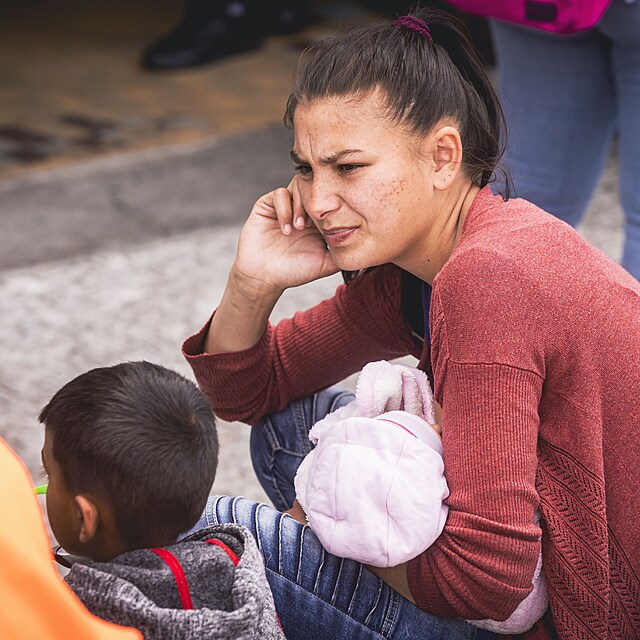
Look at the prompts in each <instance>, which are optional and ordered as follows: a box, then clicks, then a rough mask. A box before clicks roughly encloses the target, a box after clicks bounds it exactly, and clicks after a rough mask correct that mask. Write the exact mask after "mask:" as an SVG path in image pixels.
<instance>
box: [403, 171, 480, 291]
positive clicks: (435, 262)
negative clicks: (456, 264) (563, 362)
mask: <svg viewBox="0 0 640 640" xmlns="http://www.w3.org/2000/svg"><path fill="white" fill-rule="evenodd" d="M479 191H480V187H477V186H475V185H474V184H471V183H470V182H468V181H465V183H464V184H461V185H460V186H459V188H451V189H448V190H447V191H446V192H443V193H442V201H441V205H440V206H439V207H438V209H439V210H440V211H441V215H439V216H438V217H437V219H436V221H435V223H434V224H433V225H432V228H431V229H430V230H429V233H428V234H426V236H425V239H424V242H421V243H420V244H419V251H418V252H416V254H415V256H414V257H413V259H411V260H409V261H407V263H406V264H398V266H399V267H401V268H402V269H404V270H405V271H409V272H410V273H412V274H413V275H414V276H416V277H417V278H420V279H421V280H423V281H424V282H427V283H429V284H433V280H434V278H435V277H436V275H437V274H438V273H439V272H440V270H441V269H442V267H444V265H445V264H446V263H447V261H448V260H449V258H450V257H451V254H452V253H453V250H454V249H455V246H456V245H457V243H458V241H459V240H460V237H461V235H462V231H463V229H464V223H465V221H466V219H467V213H468V211H469V209H470V208H471V204H472V203H473V201H474V199H475V197H476V196H477V195H478V193H479Z"/></svg>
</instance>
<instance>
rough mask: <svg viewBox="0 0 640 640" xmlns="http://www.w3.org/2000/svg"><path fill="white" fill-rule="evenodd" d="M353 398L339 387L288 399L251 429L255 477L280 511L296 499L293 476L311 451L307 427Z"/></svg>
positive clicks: (309, 427) (287, 507) (251, 448)
mask: <svg viewBox="0 0 640 640" xmlns="http://www.w3.org/2000/svg"><path fill="white" fill-rule="evenodd" d="M353 399H354V395H353V394H352V393H350V392H349V391H345V390H344V389H341V388H340V387H330V388H329V389H325V390H324V391H320V392H319V393H316V394H314V395H312V396H308V397H306V398H302V399H300V400H294V401H293V402H290V403H289V404H288V405H287V406H286V407H285V408H284V409H283V410H282V411H278V412H275V413H271V414H269V415H267V416H265V417H264V418H263V419H262V420H261V421H260V422H259V423H258V424H257V425H256V426H255V427H253V429H252V430H251V439H250V450H251V461H252V463H253V468H254V470H255V473H256V476H257V477H258V480H259V481H260V484H261V485H262V488H263V489H264V490H265V493H266V494H267V495H268V496H269V499H270V500H271V502H272V503H273V506H274V507H275V508H276V509H278V510H280V511H283V510H285V509H289V508H290V507H291V505H292V504H293V500H294V499H295V490H294V487H293V478H294V477H295V474H296V471H297V470H298V467H299V466H300V463H301V462H302V460H303V459H304V457H305V456H306V455H307V454H308V453H309V452H310V451H311V449H312V444H311V441H310V440H309V430H310V429H311V427H312V426H313V425H314V424H315V423H316V422H317V421H318V420H321V419H322V418H324V417H325V416H326V415H327V414H328V413H331V412H332V411H334V410H335V409H337V408H338V407H341V406H343V405H345V404H347V403H349V402H351V400H353Z"/></svg>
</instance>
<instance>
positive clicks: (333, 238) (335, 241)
mask: <svg viewBox="0 0 640 640" xmlns="http://www.w3.org/2000/svg"><path fill="white" fill-rule="evenodd" d="M356 228H357V227H335V228H333V229H323V230H322V235H323V236H324V239H325V242H326V243H327V245H328V246H330V247H338V246H340V245H341V244H344V243H345V242H347V240H348V239H349V238H350V237H351V235H352V234H353V232H354V231H355V230H356Z"/></svg>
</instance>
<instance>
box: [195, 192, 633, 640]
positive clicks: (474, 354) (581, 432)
mask: <svg viewBox="0 0 640 640" xmlns="http://www.w3.org/2000/svg"><path fill="white" fill-rule="evenodd" d="M400 280H401V273H400V270H399V269H398V268H396V267H394V266H392V265H385V266H383V267H380V268H378V269H374V270H372V271H369V272H367V273H365V274H363V275H361V276H359V277H358V278H356V280H355V281H354V282H352V283H351V284H349V285H346V286H345V285H343V286H341V287H339V288H338V290H337V292H336V294H335V296H334V297H333V298H331V299H329V300H325V301H323V302H321V303H320V304H318V305H316V306H315V307H313V308H312V309H309V310H307V311H304V312H301V313H298V314H296V315H295V316H294V317H293V318H292V319H288V320H284V321H282V322H280V323H279V324H278V325H277V326H275V327H272V326H269V327H268V329H267V330H266V331H265V333H264V335H263V336H262V338H261V339H260V341H259V342H258V343H257V344H256V345H255V346H254V347H252V348H250V349H248V350H246V351H242V352H238V353H226V354H218V355H209V354H202V345H203V340H204V336H205V334H206V331H207V330H208V324H207V325H205V327H204V328H203V329H202V330H201V331H200V332H199V333H198V334H196V335H195V336H192V337H191V338H189V339H188V340H187V341H186V342H185V344H184V346H183V350H184V353H185V355H186V356H187V359H188V360H189V362H190V364H191V366H192V368H193V370H194V372H195V375H196V378H197V379H198V382H199V384H200V385H201V387H202V388H203V390H204V391H205V392H206V393H207V395H208V397H209V399H210V401H211V403H212V405H213V407H214V410H215V411H216V413H217V414H218V415H219V416H221V417H223V418H226V419H238V420H244V421H246V422H249V423H255V422H257V421H258V420H259V419H260V417H261V416H263V415H264V414H266V413H268V412H270V411H274V410H279V409H282V408H283V407H284V405H285V404H286V402H288V401H289V400H291V399H294V398H297V397H302V396H305V395H308V394H311V393H313V392H315V391H317V390H319V389H322V388H324V387H326V386H328V385H330V384H333V383H335V382H337V381H339V380H341V379H343V378H344V377H346V376H347V375H349V374H351V373H353V372H355V371H357V370H359V369H361V368H362V367H363V366H364V365H365V364H366V363H367V362H370V361H372V360H379V359H391V358H394V357H397V356H402V355H406V354H412V355H414V356H416V357H418V358H419V359H420V362H419V365H418V366H419V367H420V368H422V369H423V370H426V371H428V372H429V373H430V375H431V376H432V379H433V382H434V391H435V396H436V399H437V400H438V402H439V403H440V404H441V406H442V409H443V424H442V436H443V446H444V458H445V470H446V475H447V481H448V483H449V488H450V490H451V495H450V497H449V499H448V504H449V517H448V520H447V523H446V526H445V528H444V531H443V533H442V534H441V535H440V537H439V538H438V539H437V540H436V541H435V543H434V544H433V545H432V546H431V547H430V548H429V549H427V550H426V551H425V552H424V553H423V554H421V555H420V556H418V557H417V558H415V559H414V560H413V561H411V562H410V564H409V583H410V587H411V592H412V594H413V595H414V597H415V599H416V601H417V603H418V606H420V607H421V608H422V609H424V610H425V611H428V612H430V613H433V614H435V615H438V616H443V617H460V618H467V619H484V618H491V619H494V620H501V619H506V618H507V617H508V616H509V615H510V614H511V613H512V612H513V610H514V609H515V608H516V606H517V605H518V603H519V602H520V601H521V600H523V599H524V598H525V597H526V595H527V594H528V592H529V591H530V590H531V578H532V576H533V573H534V570H535V566H536V560H537V557H538V553H539V550H540V545H541V544H542V553H543V570H544V573H545V577H546V580H547V585H548V588H549V602H550V613H548V615H547V616H545V618H543V620H542V621H540V622H539V623H538V624H537V625H536V626H534V628H533V629H532V630H531V631H529V632H527V633H526V634H524V637H525V638H527V639H528V640H529V639H531V640H533V639H534V638H551V637H554V636H553V634H554V630H555V633H557V635H558V637H560V638H561V639H563V640H577V639H585V640H586V639H593V640H605V639H611V640H614V639H615V640H627V639H630V638H639V637H640V580H639V572H640V543H639V540H640V508H639V507H640V501H639V500H638V496H639V494H640V284H639V283H638V282H637V281H636V280H635V279H633V278H632V277H631V276H630V275H629V274H627V273H626V271H624V270H623V269H622V268H621V267H619V266H618V265H616V264H615V263H614V262H613V261H611V260H610V259H608V258H607V257H606V256H604V255H603V254H602V253H600V252H599V251H597V250H596V249H594V248H593V247H592V246H590V245H589V244H588V243H587V242H586V241H584V240H583V239H582V238H581V237H580V236H579V235H578V234H577V233H576V232H575V231H574V230H573V229H571V228H570V227H569V226H568V225H566V224H564V223H563V222H561V221H559V220H557V219H555V218H553V217H552V216H550V215H548V214H546V213H545V212H543V211H541V210H540V209H538V208H537V207H535V206H534V205H532V204H530V203H528V202H526V201H524V200H520V199H514V200H510V201H508V202H503V201H502V199H501V198H500V197H496V196H493V195H492V194H491V193H490V191H489V189H488V188H485V189H483V190H482V191H481V192H480V193H479V194H478V196H477V197H476V199H475V201H474V203H473V205H472V206H471V208H470V210H469V212H468V215H467V219H466V222H465V226H464V229H463V233H462V234H461V237H460V239H459V241H458V243H457V245H456V247H455V249H454V251H453V254H452V255H451V257H450V259H449V260H448V261H447V263H446V264H445V265H444V267H443V268H442V270H441V271H440V272H439V273H438V275H437V276H436V278H435V280H434V282H433V293H432V299H431V310H430V331H431V333H430V337H431V345H432V348H431V351H430V352H429V349H428V347H425V348H424V349H423V351H422V353H420V350H419V349H418V348H417V347H416V345H415V343H414V341H413V339H412V337H411V330H410V328H409V326H408V325H407V324H406V322H405V320H404V319H403V317H402V312H401V300H400V297H401V296H400ZM536 509H540V511H541V513H542V522H541V525H540V526H538V525H536V524H534V513H535V511H536Z"/></svg>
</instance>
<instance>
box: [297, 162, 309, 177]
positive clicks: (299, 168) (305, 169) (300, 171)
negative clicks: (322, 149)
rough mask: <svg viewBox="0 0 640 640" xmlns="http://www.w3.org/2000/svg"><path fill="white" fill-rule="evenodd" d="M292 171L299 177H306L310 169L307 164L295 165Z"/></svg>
mask: <svg viewBox="0 0 640 640" xmlns="http://www.w3.org/2000/svg"><path fill="white" fill-rule="evenodd" d="M294 170H295V172H296V173H298V174H300V175H301V176H307V175H309V174H310V173H311V167H310V166H309V165H308V164H297V165H295V166H294Z"/></svg>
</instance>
